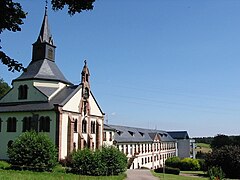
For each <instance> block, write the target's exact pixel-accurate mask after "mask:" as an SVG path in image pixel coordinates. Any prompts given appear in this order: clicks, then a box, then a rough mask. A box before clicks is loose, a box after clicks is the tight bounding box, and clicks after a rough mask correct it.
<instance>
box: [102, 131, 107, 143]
mask: <svg viewBox="0 0 240 180" xmlns="http://www.w3.org/2000/svg"><path fill="white" fill-rule="evenodd" d="M106 139H107V138H106V132H103V140H104V141H106Z"/></svg>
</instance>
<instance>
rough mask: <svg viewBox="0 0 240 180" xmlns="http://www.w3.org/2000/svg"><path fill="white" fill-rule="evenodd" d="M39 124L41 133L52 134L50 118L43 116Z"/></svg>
mask: <svg viewBox="0 0 240 180" xmlns="http://www.w3.org/2000/svg"><path fill="white" fill-rule="evenodd" d="M39 123H40V124H39V132H50V118H49V117H48V116H46V117H43V116H41V117H40V119H39Z"/></svg>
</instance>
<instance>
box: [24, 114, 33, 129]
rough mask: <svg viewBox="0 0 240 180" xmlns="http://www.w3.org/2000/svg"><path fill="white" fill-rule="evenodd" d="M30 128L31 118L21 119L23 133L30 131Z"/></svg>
mask: <svg viewBox="0 0 240 180" xmlns="http://www.w3.org/2000/svg"><path fill="white" fill-rule="evenodd" d="M31 128H32V117H24V118H23V129H22V131H23V132H26V131H30V130H31Z"/></svg>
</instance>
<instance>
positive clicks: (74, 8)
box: [0, 0, 95, 72]
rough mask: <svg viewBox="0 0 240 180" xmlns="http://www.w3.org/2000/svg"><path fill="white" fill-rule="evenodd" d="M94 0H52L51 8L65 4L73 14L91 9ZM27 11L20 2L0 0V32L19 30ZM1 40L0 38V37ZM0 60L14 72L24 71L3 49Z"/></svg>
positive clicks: (69, 12)
mask: <svg viewBox="0 0 240 180" xmlns="http://www.w3.org/2000/svg"><path fill="white" fill-rule="evenodd" d="M94 2H95V0H81V1H78V0H71V1H70V0H52V1H51V3H52V8H53V10H55V11H56V10H62V9H63V8H64V7H65V6H67V7H68V14H70V15H74V14H75V13H80V12H82V11H86V10H92V9H93V3H94ZM26 16H27V13H26V12H24V10H23V9H22V6H21V4H20V3H16V2H13V0H1V1H0V22H1V23H0V34H1V33H2V32H3V31H4V30H8V31H11V32H17V31H21V27H20V26H21V25H22V24H23V19H25V18H26ZM0 42H1V39H0ZM0 49H2V47H1V46H0ZM0 61H1V62H2V63H3V64H4V65H6V66H8V70H9V71H12V72H14V71H15V70H16V71H25V70H26V69H25V68H24V67H23V65H22V63H19V62H18V61H16V60H14V59H13V58H11V57H9V56H8V55H7V54H5V52H4V51H1V50H0Z"/></svg>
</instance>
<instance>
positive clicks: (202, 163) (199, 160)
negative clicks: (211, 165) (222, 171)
mask: <svg viewBox="0 0 240 180" xmlns="http://www.w3.org/2000/svg"><path fill="white" fill-rule="evenodd" d="M198 163H199V165H200V171H207V166H206V163H205V160H204V159H198Z"/></svg>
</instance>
